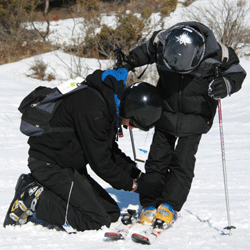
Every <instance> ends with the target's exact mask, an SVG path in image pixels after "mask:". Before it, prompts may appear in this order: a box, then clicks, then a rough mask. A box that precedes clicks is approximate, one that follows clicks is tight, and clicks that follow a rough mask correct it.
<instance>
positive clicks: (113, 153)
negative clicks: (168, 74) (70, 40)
mask: <svg viewBox="0 0 250 250" xmlns="http://www.w3.org/2000/svg"><path fill="white" fill-rule="evenodd" d="M127 72H128V71H127V70H126V69H119V70H117V71H116V70H108V71H101V70H96V71H95V72H93V73H92V74H91V75H89V76H88V77H87V78H86V80H85V81H84V84H86V85H87V86H86V87H85V88H83V89H81V90H78V91H75V92H73V93H71V94H70V95H65V96H62V97H61V102H60V104H59V106H58V107H57V108H56V110H55V112H54V114H53V116H52V118H51V119H50V121H49V125H50V126H51V128H50V130H49V132H46V133H42V134H41V135H39V136H30V137H29V139H28V144H29V146H30V148H29V158H28V167H29V169H30V171H31V173H30V174H27V175H26V174H22V175H21V176H20V177H19V180H18V182H17V184H16V190H15V196H14V199H13V201H12V202H11V204H10V207H9V210H8V211H7V214H6V218H5V221H4V227H5V226H7V225H23V224H25V223H26V222H27V221H29V220H31V221H32V219H34V217H35V218H37V219H38V220H41V221H43V222H45V223H49V224H51V225H54V226H56V227H58V228H60V229H63V228H64V227H63V225H66V227H67V226H68V227H69V226H70V227H72V228H73V229H75V230H77V231H84V230H91V229H95V230H97V229H100V228H101V227H102V226H104V225H105V226H107V227H109V226H110V224H111V223H112V222H115V221H117V220H118V218H119V216H120V210H119V207H118V205H117V204H116V202H115V201H114V200H113V199H112V198H111V197H110V196H109V194H108V193H107V192H106V191H105V190H104V189H103V188H102V187H101V186H100V185H99V184H98V183H97V182H96V181H95V180H94V179H93V178H91V177H90V175H89V174H88V173H87V169H86V165H87V164H89V166H90V167H91V169H92V170H93V171H94V172H95V173H96V174H97V175H98V176H99V177H100V178H101V179H103V180H104V181H106V182H107V183H109V184H110V185H111V186H112V187H113V188H115V189H123V190H125V191H135V192H137V193H139V194H142V195H147V196H149V197H151V198H152V199H154V198H155V197H157V196H159V194H160V192H161V187H160V186H159V185H158V184H156V183H147V182H143V181H141V180H140V179H139V177H140V175H141V171H140V170H139V169H138V168H137V167H136V163H135V162H134V161H132V160H131V159H130V158H129V157H128V156H126V155H125V154H124V153H123V152H122V151H121V150H120V149H119V147H118V144H117V142H116V138H117V131H118V128H119V127H120V126H121V125H123V126H125V127H128V128H129V129H133V128H134V127H137V128H140V129H142V130H145V131H147V130H149V128H150V127H152V126H154V125H155V124H156V122H157V121H158V120H159V118H160V117H161V113H162V99H161V98H160V96H159V94H158V92H157V89H156V88H155V87H154V86H152V85H150V84H148V83H146V82H139V83H135V84H134V85H132V86H130V87H128V88H126V87H125V84H124V83H125V81H126V77H127ZM38 105H39V104H38ZM135 180H137V181H135Z"/></svg>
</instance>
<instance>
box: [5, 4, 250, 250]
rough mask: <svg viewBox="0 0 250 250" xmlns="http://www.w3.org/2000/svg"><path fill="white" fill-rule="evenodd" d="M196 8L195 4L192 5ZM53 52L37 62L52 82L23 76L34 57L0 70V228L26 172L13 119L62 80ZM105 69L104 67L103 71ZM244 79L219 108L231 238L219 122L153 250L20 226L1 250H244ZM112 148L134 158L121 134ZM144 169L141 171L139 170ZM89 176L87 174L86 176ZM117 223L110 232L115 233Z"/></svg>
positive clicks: (125, 200) (248, 178)
mask: <svg viewBox="0 0 250 250" xmlns="http://www.w3.org/2000/svg"><path fill="white" fill-rule="evenodd" d="M198 2H201V1H198ZM58 56H59V57H60V58H61V59H63V61H65V62H67V63H68V64H69V65H70V64H72V58H71V57H69V56H68V55H67V54H64V53H62V52H60V51H58ZM58 56H55V54H54V53H47V54H43V55H41V56H40V57H39V58H42V60H44V61H45V62H48V63H49V65H50V69H51V70H52V71H53V72H54V73H56V75H57V80H55V81H53V82H41V81H39V80H34V79H31V78H28V77H26V76H25V74H26V73H27V72H28V70H29V68H30V65H31V64H32V63H33V62H34V58H29V59H25V60H22V61H20V62H16V63H12V64H6V65H2V66H0V79H1V80H0V86H1V92H0V162H1V168H0V200H1V202H0V224H1V225H2V224H3V221H4V218H5V214H6V211H7V209H8V207H9V204H10V202H11V200H12V198H13V195H14V187H15V184H16V181H17V178H18V177H19V175H20V174H22V173H27V172H28V168H27V166H26V165H27V164H26V163H27V150H28V145H27V143H26V142H27V137H25V136H24V135H22V134H21V133H20V132H19V124H20V113H19V112H18V110H17V107H18V105H19V103H20V101H21V100H22V99H23V97H24V96H25V95H27V94H28V93H29V92H30V91H31V90H33V89H34V88H35V87H37V86H39V85H46V86H57V85H58V83H59V82H61V81H62V80H63V79H67V78H68V77H69V76H68V75H67V74H66V72H67V70H65V66H63V64H62V61H61V60H60V59H59V57H58ZM84 63H86V64H87V65H88V66H89V70H88V72H86V73H91V71H93V70H94V69H96V68H99V67H100V65H99V63H98V62H96V61H95V60H91V59H89V60H83V64H84ZM241 65H242V66H243V67H244V68H245V70H246V71H247V72H250V60H249V59H248V58H241ZM107 66H109V65H108V63H107V62H103V65H102V67H103V68H105V67H107ZM249 92H250V76H249V75H248V76H247V78H246V80H245V82H244V84H243V88H242V90H241V91H240V92H238V93H237V94H235V95H233V96H232V97H230V98H227V99H224V100H223V101H222V111H223V125H224V136H225V149H226V163H227V177H228V187H229V200H230V211H231V213H230V214H231V220H232V225H234V226H236V228H237V229H236V230H233V232H232V236H229V235H228V232H227V231H226V230H223V228H224V227H225V226H227V213H226V205H225V194H224V183H223V172H222V163H221V151H220V150H221V149H220V137H219V126H218V119H217V116H216V119H215V121H214V126H213V128H212V129H211V131H210V132H209V133H208V134H207V135H204V136H203V138H202V141H201V143H200V147H199V151H198V153H197V162H196V170H195V178H194V181H193V185H192V189H191V192H190V195H189V197H188V201H187V202H186V203H185V205H184V207H183V209H182V211H181V216H182V217H181V219H179V220H178V221H177V222H176V223H175V225H174V226H173V228H171V229H170V230H169V231H167V232H166V233H164V234H163V235H162V236H160V238H159V240H158V241H157V242H155V244H154V245H151V246H145V245H138V244H135V243H133V242H132V241H131V240H127V241H126V242H125V243H124V242H115V243H108V242H104V241H103V235H104V233H105V231H107V230H108V229H107V228H105V227H104V228H103V229H102V230H99V231H86V232H80V233H77V234H75V235H68V234H67V233H63V232H57V231H55V230H48V229H46V228H42V227H41V226H34V225H33V224H31V223H29V224H26V225H25V226H22V227H16V228H12V227H7V228H3V227H1V226H0V249H39V250H40V249H53V250H55V249H58V250H59V249H98V250H100V249H105V250H107V249H114V248H115V249H120V250H132V249H136V250H139V249H154V250H158V249H173V250H183V249H192V250H200V249H202V250H203V249H211V250H214V249H218V250H220V249H225V250H228V249H232V250H235V249H237V250H238V249H239V250H246V249H249V242H250V219H249V218H250V209H249V208H250V196H249V190H250V168H249V166H250V155H249V151H250V132H249V129H250V99H249ZM133 132H134V137H135V141H136V148H137V149H138V148H143V149H145V150H148V148H149V146H150V143H151V138H152V134H153V131H149V132H148V133H145V132H142V131H139V130H136V129H134V130H133ZM124 133H125V136H124V138H122V139H121V140H120V141H119V144H120V147H121V149H123V151H124V152H126V153H127V154H128V155H130V156H131V157H133V154H132V150H131V144H130V137H129V134H128V132H127V131H124ZM139 167H140V168H141V169H142V170H143V164H141V163H140V164H139ZM90 172H91V171H90ZM91 175H92V176H94V178H96V180H97V181H99V182H100V183H101V185H102V186H103V187H104V188H106V189H107V190H108V192H109V193H110V194H111V195H112V196H113V197H114V198H115V199H116V200H117V202H118V204H119V206H120V208H121V209H122V208H123V207H126V206H127V205H128V204H130V203H132V204H139V201H138V195H137V194H131V193H129V192H124V191H116V190H114V189H112V188H111V187H110V186H109V185H108V184H107V183H105V182H104V181H102V180H100V179H99V178H98V177H96V176H95V175H94V174H93V173H92V172H91ZM116 224H117V223H114V224H112V225H111V228H114V227H115V226H116Z"/></svg>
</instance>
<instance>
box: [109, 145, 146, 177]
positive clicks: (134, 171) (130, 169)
mask: <svg viewBox="0 0 250 250" xmlns="http://www.w3.org/2000/svg"><path fill="white" fill-rule="evenodd" d="M112 154H113V156H114V161H115V163H116V164H117V165H118V166H119V167H121V168H122V169H123V170H124V171H126V172H127V173H128V174H129V175H130V177H131V178H133V179H136V178H137V177H138V175H139V174H140V172H141V171H140V170H139V169H138V168H137V166H136V163H135V162H134V161H132V160H131V158H130V157H128V156H126V155H125V154H124V153H123V152H122V151H121V150H120V149H119V147H118V145H117V143H116V142H115V141H114V143H113V146H112Z"/></svg>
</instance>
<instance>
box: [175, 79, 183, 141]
mask: <svg viewBox="0 0 250 250" xmlns="http://www.w3.org/2000/svg"><path fill="white" fill-rule="evenodd" d="M183 81H184V76H183V75H182V76H181V80H180V82H179V93H178V112H179V113H180V112H181V110H182V89H181V87H182V85H183ZM180 122H181V114H180V115H179V117H178V120H177V128H176V135H177V137H179V128H180Z"/></svg>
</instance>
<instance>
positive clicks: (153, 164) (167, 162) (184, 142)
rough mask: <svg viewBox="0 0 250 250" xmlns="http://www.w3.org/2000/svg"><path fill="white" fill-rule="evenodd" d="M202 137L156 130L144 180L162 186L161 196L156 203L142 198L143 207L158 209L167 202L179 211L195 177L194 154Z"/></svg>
mask: <svg viewBox="0 0 250 250" xmlns="http://www.w3.org/2000/svg"><path fill="white" fill-rule="evenodd" d="M200 139H201V135H190V136H185V137H180V138H177V137H175V136H173V135H169V134H167V133H163V132H160V131H158V130H156V131H155V134H154V138H153V142H152V144H151V148H150V152H149V157H148V160H147V162H146V165H145V169H146V174H145V175H144V176H143V178H144V180H145V181H149V182H158V183H161V184H162V185H163V191H162V195H161V196H160V197H158V198H157V199H155V200H152V199H149V198H148V197H145V196H140V202H141V205H142V206H143V207H147V206H154V207H158V206H159V205H160V204H161V203H168V204H169V205H171V206H172V207H173V208H174V210H176V211H180V210H181V208H182V206H183V204H184V203H185V201H186V199H187V196H188V194H189V191H190V188H191V183H192V180H193V177H194V166H195V161H196V158H195V154H196V152H197V150H198V145H199V142H200Z"/></svg>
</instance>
